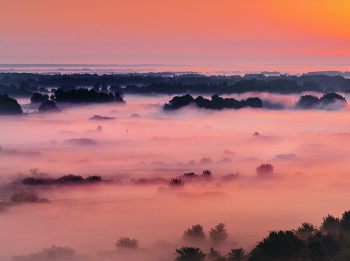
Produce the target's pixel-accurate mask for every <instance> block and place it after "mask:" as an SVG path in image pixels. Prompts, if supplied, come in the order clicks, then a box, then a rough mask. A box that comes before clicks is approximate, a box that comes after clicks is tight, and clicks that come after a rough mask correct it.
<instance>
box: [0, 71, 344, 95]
mask: <svg viewBox="0 0 350 261" xmlns="http://www.w3.org/2000/svg"><path fill="white" fill-rule="evenodd" d="M81 87H85V88H93V89H94V90H95V91H103V92H106V93H115V92H119V93H127V94H157V93H159V94H185V93H198V94H205V93H207V94H231V93H244V92H270V93H279V94H292V93H300V92H304V91H313V92H320V93H329V92H343V93H344V92H350V79H346V78H344V77H342V76H340V75H337V76H329V75H317V74H314V73H308V74H304V75H302V76H294V75H277V76H265V75H264V74H246V75H244V76H240V75H234V76H222V75H216V76H205V75H200V74H181V75H176V74H174V73H146V74H136V73H135V74H110V75H107V74H104V75H97V74H88V73H87V74H62V75H61V74H55V75H52V74H39V73H0V94H4V93H7V94H8V95H9V96H10V97H30V96H31V95H32V94H33V93H35V92H41V93H45V92H49V91H51V92H54V91H55V90H49V89H47V88H61V89H63V90H64V91H69V90H72V89H78V88H81Z"/></svg>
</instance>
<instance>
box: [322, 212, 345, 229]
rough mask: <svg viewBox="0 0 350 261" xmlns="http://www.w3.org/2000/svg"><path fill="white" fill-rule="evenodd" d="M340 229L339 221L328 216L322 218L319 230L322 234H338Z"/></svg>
mask: <svg viewBox="0 0 350 261" xmlns="http://www.w3.org/2000/svg"><path fill="white" fill-rule="evenodd" d="M339 229H340V220H339V218H335V217H334V216H332V215H330V214H328V215H327V216H326V217H324V218H323V222H322V225H321V228H320V230H321V231H322V232H323V233H326V234H327V233H338V232H339Z"/></svg>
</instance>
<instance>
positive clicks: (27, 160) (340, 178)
mask: <svg viewBox="0 0 350 261" xmlns="http://www.w3.org/2000/svg"><path fill="white" fill-rule="evenodd" d="M246 96H249V94H246ZM232 97H237V96H232ZM260 97H269V98H270V99H271V100H275V101H278V100H279V101H284V103H285V104H288V103H289V104H293V103H295V102H296V101H297V99H298V97H297V96H281V95H276V96H272V95H265V96H264V94H261V96H260ZM345 97H346V98H348V97H347V96H345ZM238 98H244V96H239V97H238ZM124 99H125V101H126V104H121V105H120V104H117V105H116V104H113V105H111V104H109V105H87V106H83V107H79V106H73V107H70V106H63V107H61V109H62V112H61V113H54V114H50V113H48V114H28V115H25V116H16V117H10V116H2V118H1V127H0V132H1V136H0V144H1V147H2V151H1V158H0V166H1V173H2V175H1V182H2V183H3V185H2V190H1V191H2V195H1V196H2V199H7V198H9V197H10V196H11V195H12V194H13V193H14V192H16V189H18V188H21V186H23V185H21V186H20V187H16V185H11V184H15V183H12V182H13V181H16V180H18V181H20V180H21V179H23V178H26V177H32V176H34V177H40V176H42V177H53V178H58V177H60V176H63V175H67V174H73V175H81V176H83V177H84V178H86V177H88V176H92V175H99V176H101V177H102V178H103V179H104V180H114V181H113V182H110V183H98V184H95V185H77V186H72V185H69V186H59V187H57V186H48V187H47V186H29V188H30V189H33V190H34V191H35V192H36V193H37V194H38V195H39V197H40V198H47V199H49V200H50V201H51V202H50V203H46V204H44V203H43V204H33V203H32V204H22V205H18V206H12V207H8V208H7V210H6V211H4V212H2V213H0V220H1V222H0V230H1V231H2V236H1V238H0V241H1V242H0V245H1V247H0V253H1V259H2V260H10V259H11V257H12V256H19V255H28V254H29V253H35V252H37V251H41V250H42V249H44V248H50V247H51V246H52V245H55V246H56V247H65V246H67V247H70V248H72V249H74V250H75V251H76V259H77V260H80V259H79V258H84V257H85V258H90V259H91V260H103V259H106V260H110V259H115V258H118V260H130V259H128V258H130V254H131V255H135V256H136V257H137V259H139V260H173V258H174V255H173V254H172V253H174V249H175V248H176V247H179V246H181V245H184V242H183V241H181V237H182V235H183V232H184V231H185V230H186V229H187V228H189V227H191V226H192V225H195V224H201V225H202V226H203V227H204V230H205V232H206V233H207V235H208V231H209V230H210V228H212V227H214V226H216V225H217V224H218V223H221V222H222V223H225V224H226V226H227V229H228V233H229V241H228V243H227V244H226V245H223V246H220V247H219V250H220V251H221V252H222V253H226V252H227V251H229V249H230V248H232V247H238V246H242V247H243V248H245V249H247V250H250V249H251V248H252V247H254V245H255V244H256V242H258V241H259V240H261V239H262V238H263V237H265V236H267V234H268V231H271V230H275V229H282V230H283V229H293V228H296V227H297V226H300V225H301V223H302V222H311V223H313V224H314V225H316V226H319V225H320V224H321V222H322V217H324V216H326V215H327V213H330V214H332V215H334V216H340V215H341V213H342V212H344V211H345V210H347V209H348V205H349V200H347V198H348V197H347V191H348V189H349V186H350V179H349V176H348V161H349V148H348V146H347V141H348V139H349V137H350V132H349V130H350V126H349V123H348V122H347V121H346V119H347V118H348V117H349V114H350V111H349V109H348V108H347V107H345V108H343V109H341V110H337V111H322V110H306V111H305V110H293V109H292V108H290V109H286V110H283V111H275V110H267V109H240V110H235V109H227V110H221V111H211V110H206V109H198V108H195V107H191V106H189V107H184V108H182V109H180V110H178V111H176V112H164V111H163V110H162V107H161V104H163V103H165V102H168V101H169V100H170V99H171V96H153V97H145V96H143V97H140V96H135V95H127V96H126V97H124ZM24 110H25V109H24ZM94 115H100V116H104V117H114V119H110V120H91V119H90V118H91V117H92V116H94ZM325 119H327V120H325ZM98 126H101V128H102V130H101V129H100V130H96V129H97V127H98ZM255 132H257V133H258V134H259V135H257V134H256V133H255ZM254 133H255V135H253V134H254ZM83 138H84V139H89V141H90V140H92V141H96V142H93V143H92V144H90V143H89V142H87V143H86V142H84V140H81V139H83ZM76 141H78V144H76ZM79 141H80V142H79ZM79 143H80V144H79ZM267 163H269V164H272V165H273V167H274V176H273V177H270V178H258V177H257V174H256V168H257V167H258V166H260V165H261V164H267ZM36 168H37V169H38V170H36V171H30V170H33V169H36ZM203 170H210V171H211V172H212V175H213V178H212V180H210V181H203V180H201V181H193V182H191V181H185V185H184V186H183V187H182V188H180V189H171V187H170V184H169V181H170V179H171V178H176V177H179V176H182V175H183V174H184V173H189V172H194V173H196V174H201V173H202V172H203ZM237 172H239V173H240V175H239V178H237V177H236V178H233V179H231V180H228V179H223V177H224V176H226V175H227V174H232V173H234V174H236V173H237ZM158 177H160V178H164V179H165V182H164V181H159V182H158V183H157V182H155V183H151V182H143V183H140V182H138V183H137V181H138V180H140V179H141V178H145V179H148V180H150V179H152V178H158ZM149 183H151V184H149ZM25 189H28V187H25ZM120 237H129V238H135V239H137V240H139V247H140V249H141V250H138V251H136V252H131V253H123V252H120V251H119V252H118V251H116V250H115V246H114V244H115V243H116V241H117V240H118V239H119V238H120ZM163 241H165V243H164V242H163ZM209 248H210V246H209V245H205V246H203V249H204V250H205V251H209ZM136 257H135V258H136ZM88 260H89V259H88Z"/></svg>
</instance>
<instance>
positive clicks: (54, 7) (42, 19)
mask: <svg viewBox="0 0 350 261" xmlns="http://www.w3.org/2000/svg"><path fill="white" fill-rule="evenodd" d="M0 24H1V26H0V63H90V62H91V63H155V62H158V63H159V62H160V63H168V62H170V63H175V64H176V63H187V62H193V61H195V62H202V61H206V62H220V61H222V62H225V61H226V62H227V61H240V60H242V61H243V60H245V61H247V60H249V59H250V60H256V61H257V60H264V61H278V62H281V61H283V62H295V61H296V60H298V61H301V60H305V61H308V62H310V61H312V62H316V63H317V62H320V63H327V62H331V63H334V62H335V63H349V60H350V59H349V57H350V49H349V48H348V47H349V46H350V27H349V24H350V2H349V1H347V0H317V1H316V0H308V1H301V0H293V1H291V0H283V1H281V0H266V1H260V0H246V1H239V0H215V1H214V0H191V1H184V0H176V1H168V0H128V1H120V0H119V1H118V0H98V1H97V0H74V1H72V0H59V1H58V0H50V1H47V0H31V1H28V0H1V1H0ZM293 57H294V58H293ZM295 57H298V58H297V59H296V58H295ZM307 57H308V58H307ZM310 57H311V58H310Z"/></svg>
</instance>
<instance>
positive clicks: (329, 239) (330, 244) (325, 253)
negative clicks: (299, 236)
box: [307, 232, 341, 261]
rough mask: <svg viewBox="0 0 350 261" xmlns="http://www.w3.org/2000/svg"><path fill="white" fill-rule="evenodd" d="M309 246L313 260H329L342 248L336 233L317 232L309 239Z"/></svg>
mask: <svg viewBox="0 0 350 261" xmlns="http://www.w3.org/2000/svg"><path fill="white" fill-rule="evenodd" d="M307 247H308V249H309V252H310V258H311V260H312V261H328V260H333V257H334V256H335V255H336V254H338V253H339V252H340V250H341V244H340V242H339V240H338V239H337V238H336V237H335V235H334V234H331V233H328V234H327V235H322V234H321V232H317V233H316V234H315V235H313V236H310V237H309V238H308V240H307Z"/></svg>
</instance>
